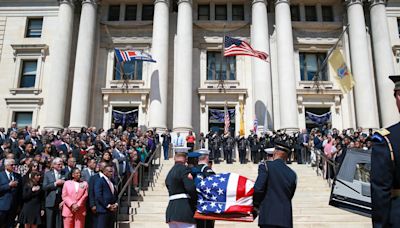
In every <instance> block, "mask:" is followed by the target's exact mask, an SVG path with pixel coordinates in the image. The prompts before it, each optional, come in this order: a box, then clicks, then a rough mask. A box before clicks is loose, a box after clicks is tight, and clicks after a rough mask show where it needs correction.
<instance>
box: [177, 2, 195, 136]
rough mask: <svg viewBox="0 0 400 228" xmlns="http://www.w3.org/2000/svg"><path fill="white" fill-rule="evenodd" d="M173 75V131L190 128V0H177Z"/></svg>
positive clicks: (191, 36)
mask: <svg viewBox="0 0 400 228" xmlns="http://www.w3.org/2000/svg"><path fill="white" fill-rule="evenodd" d="M176 36H177V37H176V39H177V42H176V47H175V51H176V52H177V53H176V59H175V61H176V62H177V63H176V64H175V66H176V68H177V69H176V70H175V72H176V75H174V108H173V109H174V113H173V115H174V116H173V128H174V131H184V132H185V131H188V130H191V129H192V96H193V94H192V65H193V12H192V1H191V0H179V1H178V22H177V34H176Z"/></svg>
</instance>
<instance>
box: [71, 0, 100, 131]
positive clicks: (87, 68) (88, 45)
mask: <svg viewBox="0 0 400 228" xmlns="http://www.w3.org/2000/svg"><path fill="white" fill-rule="evenodd" d="M96 22H97V3H96V0H82V12H81V21H80V24H79V33H78V46H77V51H76V59H75V71H74V84H73V89H72V102H71V118H70V128H72V129H80V128H81V127H87V126H88V124H89V110H90V108H89V103H90V97H91V96H90V94H91V84H92V70H93V62H94V59H95V58H94V56H93V53H94V44H95V40H96V38H95V33H96Z"/></svg>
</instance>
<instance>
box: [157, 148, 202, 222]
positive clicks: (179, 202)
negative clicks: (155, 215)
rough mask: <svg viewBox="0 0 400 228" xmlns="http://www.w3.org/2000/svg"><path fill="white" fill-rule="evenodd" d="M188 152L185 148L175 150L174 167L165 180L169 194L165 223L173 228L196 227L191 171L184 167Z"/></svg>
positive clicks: (194, 191) (195, 199) (194, 188)
mask: <svg viewBox="0 0 400 228" xmlns="http://www.w3.org/2000/svg"><path fill="white" fill-rule="evenodd" d="M188 150H189V148H187V147H176V148H175V157H174V160H175V165H174V166H173V167H172V169H171V170H170V171H169V173H168V175H167V178H166V179H165V185H166V186H167V188H168V193H169V202H168V207H167V211H166V222H167V223H168V225H169V227H173V228H195V227H196V220H195V219H194V218H193V216H194V212H195V210H196V203H197V193H196V187H195V185H194V180H193V176H192V175H191V173H190V172H191V170H190V168H188V167H187V166H186V162H187V152H188Z"/></svg>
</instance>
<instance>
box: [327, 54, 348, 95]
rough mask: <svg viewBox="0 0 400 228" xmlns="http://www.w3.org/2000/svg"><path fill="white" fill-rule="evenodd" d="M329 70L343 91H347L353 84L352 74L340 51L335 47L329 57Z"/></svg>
mask: <svg viewBox="0 0 400 228" xmlns="http://www.w3.org/2000/svg"><path fill="white" fill-rule="evenodd" d="M329 65H330V68H331V72H332V73H333V74H332V75H334V78H335V80H336V82H337V83H338V84H339V86H340V89H341V90H342V92H343V93H348V92H350V90H351V89H352V88H353V86H354V80H353V75H352V74H351V72H350V71H349V68H348V67H347V65H346V62H345V61H344V58H343V55H342V52H341V51H340V49H339V48H336V49H335V50H334V51H333V53H332V55H331V57H330V58H329Z"/></svg>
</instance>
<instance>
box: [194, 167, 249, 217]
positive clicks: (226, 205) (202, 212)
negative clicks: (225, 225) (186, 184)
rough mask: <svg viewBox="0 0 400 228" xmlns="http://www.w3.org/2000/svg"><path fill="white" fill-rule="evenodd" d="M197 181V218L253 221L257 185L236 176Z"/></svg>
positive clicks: (229, 174)
mask: <svg viewBox="0 0 400 228" xmlns="http://www.w3.org/2000/svg"><path fill="white" fill-rule="evenodd" d="M198 178H199V179H198V180H197V181H196V189H197V194H198V201H197V211H196V214H195V218H198V219H208V220H228V221H244V222H252V221H253V220H254V219H253V216H252V211H253V193H254V189H253V187H254V182H253V181H251V180H249V179H248V178H246V177H244V176H240V175H238V174H236V173H222V174H216V175H212V176H209V177H205V178H201V177H198Z"/></svg>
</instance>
